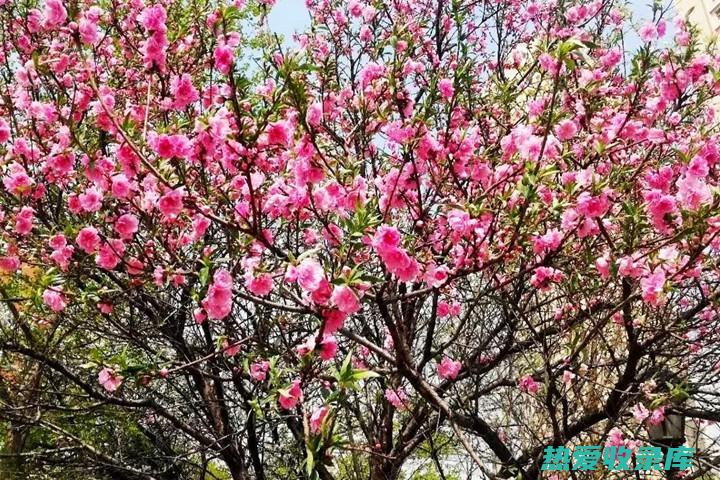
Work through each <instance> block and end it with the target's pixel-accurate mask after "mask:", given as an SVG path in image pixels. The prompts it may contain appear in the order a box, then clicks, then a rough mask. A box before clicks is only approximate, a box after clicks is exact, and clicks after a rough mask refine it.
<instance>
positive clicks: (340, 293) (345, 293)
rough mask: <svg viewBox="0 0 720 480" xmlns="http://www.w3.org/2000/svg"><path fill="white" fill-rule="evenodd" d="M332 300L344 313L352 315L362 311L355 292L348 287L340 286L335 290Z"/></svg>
mask: <svg viewBox="0 0 720 480" xmlns="http://www.w3.org/2000/svg"><path fill="white" fill-rule="evenodd" d="M330 300H331V301H332V302H333V304H334V305H335V306H336V307H337V308H338V310H340V311H341V312H343V313H346V314H348V315H352V314H353V313H355V312H357V311H359V310H360V308H361V306H360V301H359V300H358V297H357V295H355V292H353V290H352V289H351V288H350V287H348V286H346V285H338V286H336V287H335V288H334V289H333V293H332V297H331V298H330Z"/></svg>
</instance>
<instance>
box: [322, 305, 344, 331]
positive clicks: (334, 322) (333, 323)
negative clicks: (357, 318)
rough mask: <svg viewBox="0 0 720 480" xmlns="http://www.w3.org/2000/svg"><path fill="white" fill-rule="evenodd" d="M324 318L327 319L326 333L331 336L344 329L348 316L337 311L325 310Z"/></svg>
mask: <svg viewBox="0 0 720 480" xmlns="http://www.w3.org/2000/svg"><path fill="white" fill-rule="evenodd" d="M323 318H324V319H325V333H328V334H331V333H335V332H337V331H338V330H340V329H341V328H342V327H343V325H344V323H345V319H346V318H347V314H346V313H345V312H341V311H340V310H335V309H332V310H325V311H324V312H323Z"/></svg>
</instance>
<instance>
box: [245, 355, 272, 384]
mask: <svg viewBox="0 0 720 480" xmlns="http://www.w3.org/2000/svg"><path fill="white" fill-rule="evenodd" d="M268 370H270V362H268V361H267V360H262V361H259V362H254V363H252V364H251V365H250V377H252V379H253V380H255V381H257V382H262V381H264V380H265V378H266V377H267V372H268Z"/></svg>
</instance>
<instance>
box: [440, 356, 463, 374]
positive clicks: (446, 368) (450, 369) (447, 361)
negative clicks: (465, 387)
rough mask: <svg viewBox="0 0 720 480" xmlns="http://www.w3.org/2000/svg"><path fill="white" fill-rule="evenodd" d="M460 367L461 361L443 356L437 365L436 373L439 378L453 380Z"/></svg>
mask: <svg viewBox="0 0 720 480" xmlns="http://www.w3.org/2000/svg"><path fill="white" fill-rule="evenodd" d="M461 369H462V363H461V362H458V361H456V360H452V359H451V358H449V357H443V359H442V361H441V362H440V364H439V365H438V367H437V373H438V376H439V377H440V378H444V379H451V380H454V379H455V378H456V377H457V376H458V373H460V370H461Z"/></svg>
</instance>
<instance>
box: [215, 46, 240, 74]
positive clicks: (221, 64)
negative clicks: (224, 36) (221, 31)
mask: <svg viewBox="0 0 720 480" xmlns="http://www.w3.org/2000/svg"><path fill="white" fill-rule="evenodd" d="M213 57H214V59H215V68H216V69H217V70H218V72H220V73H222V74H223V75H227V74H228V73H230V68H231V67H232V63H233V61H234V60H235V54H234V53H233V49H232V48H231V47H230V46H228V45H220V46H218V47H215V51H214V52H213Z"/></svg>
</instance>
